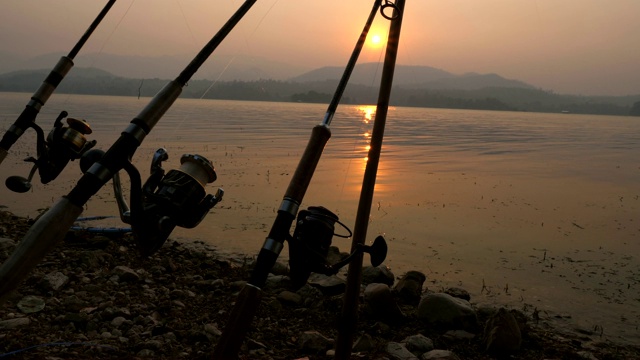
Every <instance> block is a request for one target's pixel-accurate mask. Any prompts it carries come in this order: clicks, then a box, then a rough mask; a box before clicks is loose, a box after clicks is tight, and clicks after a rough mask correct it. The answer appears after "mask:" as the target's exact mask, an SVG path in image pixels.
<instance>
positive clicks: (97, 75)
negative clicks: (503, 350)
mask: <svg viewBox="0 0 640 360" xmlns="http://www.w3.org/2000/svg"><path fill="white" fill-rule="evenodd" d="M47 73H48V70H47V71H20V72H14V73H8V74H4V75H0V91H11V92H31V93H32V92H34V91H35V90H36V89H37V88H38V87H39V86H40V84H41V83H42V80H43V79H44V78H45V76H46V75H47ZM74 74H75V75H74ZM167 82H168V80H166V79H157V78H156V79H130V78H121V77H115V76H113V75H110V74H108V73H104V72H102V71H99V70H91V69H84V71H76V72H72V73H71V74H69V76H68V78H67V79H65V80H64V81H63V82H62V83H61V84H60V86H59V87H58V90H57V91H58V92H62V93H72V94H89V95H114V96H138V97H152V96H154V95H155V94H156V93H157V92H158V91H160V89H162V87H164V86H165V85H166V84H167ZM337 83H338V80H326V81H317V82H305V83H297V82H289V81H278V80H256V81H215V82H212V81H210V80H192V81H190V82H189V83H188V84H187V86H185V88H184V89H183V92H182V95H181V96H182V97H186V98H205V99H226V100H252V101H281V102H309V103H327V104H328V103H329V102H330V101H331V98H332V96H333V93H334V91H335V88H336V86H337ZM377 95H378V88H377V87H376V86H365V85H359V84H349V85H348V86H347V88H346V89H345V92H344V95H343V98H342V103H352V104H375V103H376V102H377ZM391 105H394V106H410V107H432V108H451V109H477V110H509V111H529V112H551V113H559V112H570V113H578V114H601V115H633V116H640V95H638V96H619V97H604V96H599V97H596V96H580V95H561V94H555V93H553V92H552V91H544V90H539V89H526V88H499V87H495V88H483V89H479V90H452V89H424V88H409V87H398V86H396V87H394V89H393V92H392V95H391Z"/></svg>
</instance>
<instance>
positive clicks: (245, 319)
mask: <svg viewBox="0 0 640 360" xmlns="http://www.w3.org/2000/svg"><path fill="white" fill-rule="evenodd" d="M260 300H262V290H260V288H258V287H256V286H253V285H251V284H247V285H245V286H244V288H243V289H242V291H241V292H240V294H239V295H238V299H237V300H236V304H235V306H234V308H233V310H232V311H231V315H230V316H229V321H228V322H227V324H226V326H225V331H224V332H223V333H222V336H221V337H220V340H219V341H218V343H217V344H216V347H215V349H214V350H213V358H214V359H216V360H236V359H238V352H239V351H240V346H242V341H243V340H244V338H245V335H246V333H247V331H248V330H249V326H250V325H251V322H252V321H253V317H254V316H255V314H256V311H257V310H258V305H260Z"/></svg>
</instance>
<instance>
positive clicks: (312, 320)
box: [0, 211, 640, 360]
mask: <svg viewBox="0 0 640 360" xmlns="http://www.w3.org/2000/svg"><path fill="white" fill-rule="evenodd" d="M31 222H32V220H29V219H25V218H21V217H17V216H14V215H13V214H11V213H9V212H6V211H0V261H4V260H5V259H6V258H7V257H8V256H9V254H10V253H11V251H12V250H13V248H14V247H15V245H16V242H17V241H19V240H20V239H21V238H22V236H23V235H24V233H25V232H26V230H27V229H28V228H29V226H30V224H31ZM334 255H335V256H341V255H340V254H339V253H336V254H334ZM251 265H252V259H251V258H242V257H236V258H233V257H229V256H223V255H221V254H219V253H218V252H217V251H216V250H215V249H214V248H213V247H211V246H208V245H206V244H204V243H201V242H192V243H191V242H176V241H173V240H171V239H170V240H169V241H167V243H166V244H165V246H164V247H163V248H162V249H160V250H159V251H158V252H157V253H155V254H154V255H152V256H150V257H148V258H143V257H141V256H139V255H138V252H137V251H136V248H135V244H134V241H133V239H131V237H130V236H129V235H117V236H104V235H92V234H86V233H83V232H69V233H68V235H67V237H66V238H65V240H64V241H63V242H62V243H61V244H59V245H58V246H56V248H55V249H54V251H52V253H50V254H49V255H47V257H45V259H44V260H43V261H42V262H41V263H40V264H39V265H38V266H37V267H36V269H35V270H34V271H33V272H32V273H31V274H30V275H29V277H28V278H27V279H26V281H25V282H24V284H23V285H22V286H21V287H20V288H19V289H17V290H16V291H14V292H13V293H12V294H9V295H8V296H7V297H6V301H4V303H3V304H1V305H0V359H5V358H6V359H51V360H55V359H86V358H92V359H179V358H189V359H210V358H212V351H213V348H214V346H215V344H216V342H217V341H218V339H219V337H220V335H221V331H222V330H223V329H224V325H225V323H226V321H227V319H228V316H229V313H230V311H231V309H232V308H233V304H234V302H235V301H236V299H237V294H238V292H239V290H240V289H241V288H242V286H243V285H244V284H245V281H246V279H248V277H249V272H250V269H251ZM425 279H426V278H425V276H424V274H421V273H419V272H408V273H406V274H392V273H391V272H390V271H389V270H388V269H386V267H384V265H381V266H379V267H377V268H372V267H368V268H365V269H364V272H363V291H362V296H361V300H362V301H361V306H360V309H359V314H358V315H359V316H358V319H359V321H358V324H357V333H356V334H355V336H354V347H353V351H354V356H352V358H358V359H500V358H514V359H601V360H602V359H632V358H640V346H638V347H631V346H622V345H616V344H612V343H610V342H607V341H604V340H602V339H600V337H599V334H598V333H597V331H594V332H593V333H585V334H578V335H576V334H563V333H559V332H558V331H556V330H554V329H553V328H551V327H550V325H549V323H548V322H546V321H545V319H544V318H543V317H542V315H541V314H539V313H537V311H536V310H535V309H508V308H504V307H500V306H495V307H477V306H474V305H473V299H471V298H470V297H469V295H468V293H467V292H466V291H464V289H443V291H439V292H432V291H430V290H431V289H426V288H425V287H424V283H425ZM264 290H265V294H264V296H263V299H262V302H261V305H260V307H259V309H258V313H257V315H256V317H255V318H254V321H253V323H252V327H251V329H250V331H249V333H248V334H247V337H246V338H245V341H244V344H243V347H242V349H241V353H240V358H241V359H330V358H332V356H331V355H332V351H333V350H332V349H333V347H334V345H335V339H336V338H337V335H338V328H339V326H340V323H339V319H338V316H337V315H338V314H340V312H341V308H342V291H344V281H343V279H341V278H339V277H323V276H316V275H313V276H312V277H311V278H310V280H309V282H308V283H307V285H305V286H303V287H302V288H300V289H293V288H291V284H290V281H289V278H288V276H287V266H286V265H285V264H279V266H276V267H274V269H273V274H272V276H270V278H269V281H268V284H267V286H266V287H265V289H264Z"/></svg>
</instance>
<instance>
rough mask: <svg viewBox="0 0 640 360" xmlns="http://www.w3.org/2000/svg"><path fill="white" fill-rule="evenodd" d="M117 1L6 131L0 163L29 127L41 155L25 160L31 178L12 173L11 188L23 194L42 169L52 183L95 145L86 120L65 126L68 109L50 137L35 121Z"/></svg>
mask: <svg viewBox="0 0 640 360" xmlns="http://www.w3.org/2000/svg"><path fill="white" fill-rule="evenodd" d="M115 2H116V0H109V2H108V3H107V4H106V5H105V7H104V8H103V9H102V11H100V13H99V14H98V17H96V19H95V20H94V21H93V23H91V25H90V26H89V28H88V29H87V31H86V32H85V33H84V35H82V37H81V38H80V40H78V42H77V43H76V45H75V46H74V47H73V49H71V52H69V54H68V55H67V56H63V57H62V58H60V60H59V61H58V63H57V64H56V65H55V66H54V68H53V69H52V70H51V72H50V73H49V75H48V76H47V77H46V79H45V80H44V81H43V82H42V85H40V88H38V90H36V92H35V93H34V94H33V96H31V100H29V102H28V103H27V105H26V107H25V108H24V110H23V111H22V113H21V114H20V116H18V119H17V120H16V121H15V122H14V123H13V125H11V127H10V128H9V130H7V132H5V134H4V136H3V137H2V140H0V164H2V162H3V161H4V158H5V157H6V156H7V153H8V151H9V149H10V148H11V146H13V144H15V142H16V141H17V140H18V139H19V138H20V136H22V134H24V132H25V131H26V130H27V129H28V128H33V129H34V130H35V131H36V141H37V143H36V150H37V158H34V157H29V158H27V159H25V160H24V161H27V162H32V163H33V167H32V168H31V171H30V172H29V176H28V177H27V178H23V177H21V176H11V177H9V178H7V179H6V182H5V184H6V186H7V188H9V190H11V191H14V192H19V193H24V192H27V191H29V189H31V179H32V178H33V175H34V174H35V172H36V169H37V170H39V174H40V180H41V181H42V183H43V184H47V183H49V182H50V181H52V180H54V179H55V178H56V177H58V175H60V173H61V172H62V170H63V169H64V167H65V166H66V165H67V163H68V162H69V161H71V160H75V159H78V158H80V157H81V156H82V154H84V153H85V152H86V151H87V150H89V149H90V148H92V147H93V146H95V144H96V141H95V140H92V141H87V139H86V137H85V135H89V134H91V132H92V131H91V127H90V126H89V124H87V122H86V121H84V120H79V119H74V118H67V126H63V124H62V119H64V118H65V117H67V115H68V113H67V112H66V111H62V112H61V113H60V115H59V116H58V118H57V119H56V120H55V122H54V125H53V129H52V130H51V131H50V132H49V134H48V136H47V138H46V139H45V136H44V131H43V130H42V128H41V127H39V126H38V125H36V123H35V122H36V117H37V116H38V113H39V112H40V109H41V108H42V107H43V106H44V104H45V103H46V102H47V100H48V99H49V97H50V96H51V94H53V92H54V91H55V89H56V87H57V86H58V85H59V84H60V82H62V80H63V79H64V77H65V76H66V75H67V73H68V72H69V71H70V70H71V68H72V67H73V59H74V58H75V57H76V55H77V54H78V52H80V49H81V48H82V47H83V46H84V44H85V43H86V42H87V40H88V39H89V37H90V36H91V34H92V33H93V31H94V30H95V29H96V28H97V27H98V25H99V24H100V22H101V21H102V19H103V18H104V17H105V16H106V15H107V13H108V12H109V10H110V9H111V7H112V6H113V4H114V3H115Z"/></svg>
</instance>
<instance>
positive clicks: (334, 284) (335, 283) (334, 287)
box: [309, 273, 347, 296]
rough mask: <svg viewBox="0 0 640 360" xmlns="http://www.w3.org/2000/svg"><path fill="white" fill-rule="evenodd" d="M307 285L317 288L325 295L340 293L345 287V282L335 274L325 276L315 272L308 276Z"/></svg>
mask: <svg viewBox="0 0 640 360" xmlns="http://www.w3.org/2000/svg"><path fill="white" fill-rule="evenodd" d="M309 285H311V286H313V287H315V288H317V289H319V290H320V291H321V292H322V293H323V294H324V295H327V296H333V295H339V294H342V293H344V291H345V289H346V288H347V282H346V281H344V280H343V279H341V278H339V277H337V276H335V275H332V276H327V275H322V274H316V273H312V274H311V276H309Z"/></svg>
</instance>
